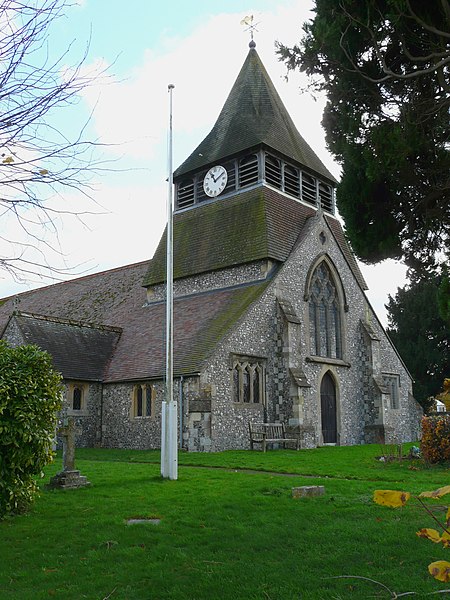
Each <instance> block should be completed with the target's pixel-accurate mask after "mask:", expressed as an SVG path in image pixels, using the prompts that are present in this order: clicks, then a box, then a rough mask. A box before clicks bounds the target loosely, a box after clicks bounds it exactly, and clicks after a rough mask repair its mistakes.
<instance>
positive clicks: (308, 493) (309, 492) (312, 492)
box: [292, 485, 325, 498]
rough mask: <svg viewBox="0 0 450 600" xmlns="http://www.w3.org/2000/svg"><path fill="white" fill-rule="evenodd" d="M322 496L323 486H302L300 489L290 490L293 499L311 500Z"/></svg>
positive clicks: (323, 492)
mask: <svg viewBox="0 0 450 600" xmlns="http://www.w3.org/2000/svg"><path fill="white" fill-rule="evenodd" d="M324 494H325V486H323V485H302V486H301V487H293V488H292V497H293V498H313V497H315V496H323V495H324Z"/></svg>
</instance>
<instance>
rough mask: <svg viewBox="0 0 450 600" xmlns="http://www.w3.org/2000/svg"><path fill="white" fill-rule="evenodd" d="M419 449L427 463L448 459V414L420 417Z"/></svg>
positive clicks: (449, 421)
mask: <svg viewBox="0 0 450 600" xmlns="http://www.w3.org/2000/svg"><path fill="white" fill-rule="evenodd" d="M421 449H422V455H423V457H424V459H425V460H426V461H427V462H429V463H443V462H447V461H450V415H440V416H433V417H422V442H421Z"/></svg>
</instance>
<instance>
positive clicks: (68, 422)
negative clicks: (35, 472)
mask: <svg viewBox="0 0 450 600" xmlns="http://www.w3.org/2000/svg"><path fill="white" fill-rule="evenodd" d="M57 433H58V435H59V436H61V437H62V442H63V470H62V471H60V472H59V473H57V474H56V475H55V476H54V477H52V478H51V479H50V483H49V487H51V488H62V489H70V488H79V487H84V486H86V485H90V483H89V481H88V480H87V478H86V477H85V476H84V475H80V471H77V470H76V469H75V434H76V433H78V430H77V427H76V426H75V419H74V418H73V417H67V418H66V419H64V424H63V426H62V427H60V428H59V429H58V431H57Z"/></svg>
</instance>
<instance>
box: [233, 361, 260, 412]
mask: <svg viewBox="0 0 450 600" xmlns="http://www.w3.org/2000/svg"><path fill="white" fill-rule="evenodd" d="M232 385H233V402H239V403H245V404H262V403H263V402H264V397H263V396H264V394H263V391H264V365H263V363H262V361H261V360H259V359H256V358H252V357H240V358H235V359H234V360H233V374H232Z"/></svg>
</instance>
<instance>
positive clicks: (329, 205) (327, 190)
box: [319, 183, 333, 212]
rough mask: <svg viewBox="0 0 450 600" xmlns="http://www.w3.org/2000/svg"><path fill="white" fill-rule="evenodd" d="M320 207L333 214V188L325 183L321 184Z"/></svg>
mask: <svg viewBox="0 0 450 600" xmlns="http://www.w3.org/2000/svg"><path fill="white" fill-rule="evenodd" d="M319 198H320V206H321V207H322V208H323V209H324V210H327V211H329V212H333V188H332V187H331V186H329V185H326V184H325V183H319Z"/></svg>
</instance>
